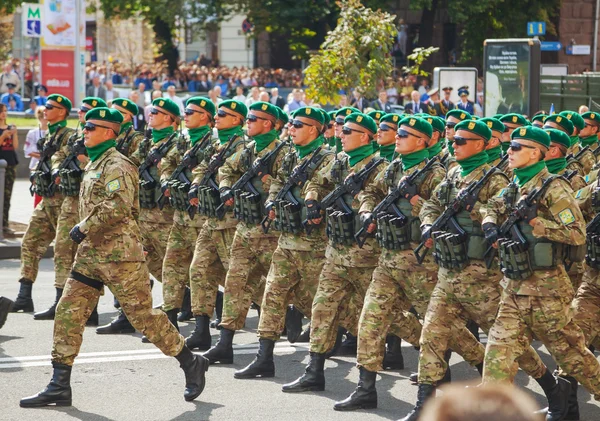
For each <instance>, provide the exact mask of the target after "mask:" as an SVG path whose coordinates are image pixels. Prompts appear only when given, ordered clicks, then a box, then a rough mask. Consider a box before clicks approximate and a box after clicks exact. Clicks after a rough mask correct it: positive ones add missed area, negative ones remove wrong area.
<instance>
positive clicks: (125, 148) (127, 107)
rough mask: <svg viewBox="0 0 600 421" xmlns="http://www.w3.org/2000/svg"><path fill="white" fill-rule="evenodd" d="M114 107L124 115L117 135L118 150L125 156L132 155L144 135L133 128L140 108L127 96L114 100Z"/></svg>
mask: <svg viewBox="0 0 600 421" xmlns="http://www.w3.org/2000/svg"><path fill="white" fill-rule="evenodd" d="M112 108H114V109H115V110H117V111H118V112H120V113H121V115H122V116H123V124H121V132H120V133H119V136H117V150H118V151H119V152H121V153H122V154H123V155H125V156H131V155H132V154H133V153H134V152H135V151H137V150H138V149H139V147H140V143H141V142H142V140H143V139H144V135H143V134H142V133H140V132H138V131H136V130H135V129H134V128H133V119H134V118H137V115H138V114H139V108H138V106H137V104H136V103H135V102H133V101H132V100H130V99H127V98H117V99H113V101H112Z"/></svg>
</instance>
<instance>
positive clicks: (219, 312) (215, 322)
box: [210, 291, 223, 330]
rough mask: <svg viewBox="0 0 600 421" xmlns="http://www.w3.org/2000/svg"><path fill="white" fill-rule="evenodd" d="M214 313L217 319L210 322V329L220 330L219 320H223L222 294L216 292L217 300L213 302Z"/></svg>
mask: <svg viewBox="0 0 600 421" xmlns="http://www.w3.org/2000/svg"><path fill="white" fill-rule="evenodd" d="M215 313H216V315H217V318H216V319H215V320H213V321H212V322H210V327H212V328H213V329H218V330H221V325H220V324H221V319H222V318H223V292H222V291H218V292H217V300H216V301H215Z"/></svg>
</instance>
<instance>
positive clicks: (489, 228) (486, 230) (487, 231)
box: [481, 222, 500, 249]
mask: <svg viewBox="0 0 600 421" xmlns="http://www.w3.org/2000/svg"><path fill="white" fill-rule="evenodd" d="M481 228H482V229H483V235H484V236H485V239H486V240H487V242H488V244H489V245H491V246H492V247H494V248H495V249H497V248H498V235H499V234H500V230H499V229H498V225H496V224H494V223H493V222H486V223H485V224H483V225H482V227H481Z"/></svg>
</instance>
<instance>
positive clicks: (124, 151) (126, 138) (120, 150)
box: [117, 126, 133, 155]
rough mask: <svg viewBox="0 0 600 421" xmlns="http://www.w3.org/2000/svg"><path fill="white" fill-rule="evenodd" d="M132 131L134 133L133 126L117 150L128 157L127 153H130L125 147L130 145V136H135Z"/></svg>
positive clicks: (120, 141)
mask: <svg viewBox="0 0 600 421" xmlns="http://www.w3.org/2000/svg"><path fill="white" fill-rule="evenodd" d="M132 131H133V126H131V127H129V128H128V129H127V131H126V132H125V136H123V137H122V138H121V140H119V143H117V150H118V151H119V152H121V153H122V154H123V155H128V153H127V152H129V151H126V150H124V149H123V147H124V146H125V145H126V144H127V143H129V142H127V141H128V140H129V135H130V134H131V135H132V136H133V134H132V133H131V132H132Z"/></svg>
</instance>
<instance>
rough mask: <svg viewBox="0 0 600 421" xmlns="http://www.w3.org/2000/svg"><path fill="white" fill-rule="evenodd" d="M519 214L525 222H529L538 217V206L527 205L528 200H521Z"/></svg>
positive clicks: (518, 207) (535, 204)
mask: <svg viewBox="0 0 600 421" xmlns="http://www.w3.org/2000/svg"><path fill="white" fill-rule="evenodd" d="M517 212H518V214H519V216H520V217H521V219H522V220H523V221H525V222H529V221H531V220H532V219H533V218H536V217H537V214H538V204H537V203H531V204H527V200H521V201H520V202H519V203H517Z"/></svg>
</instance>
